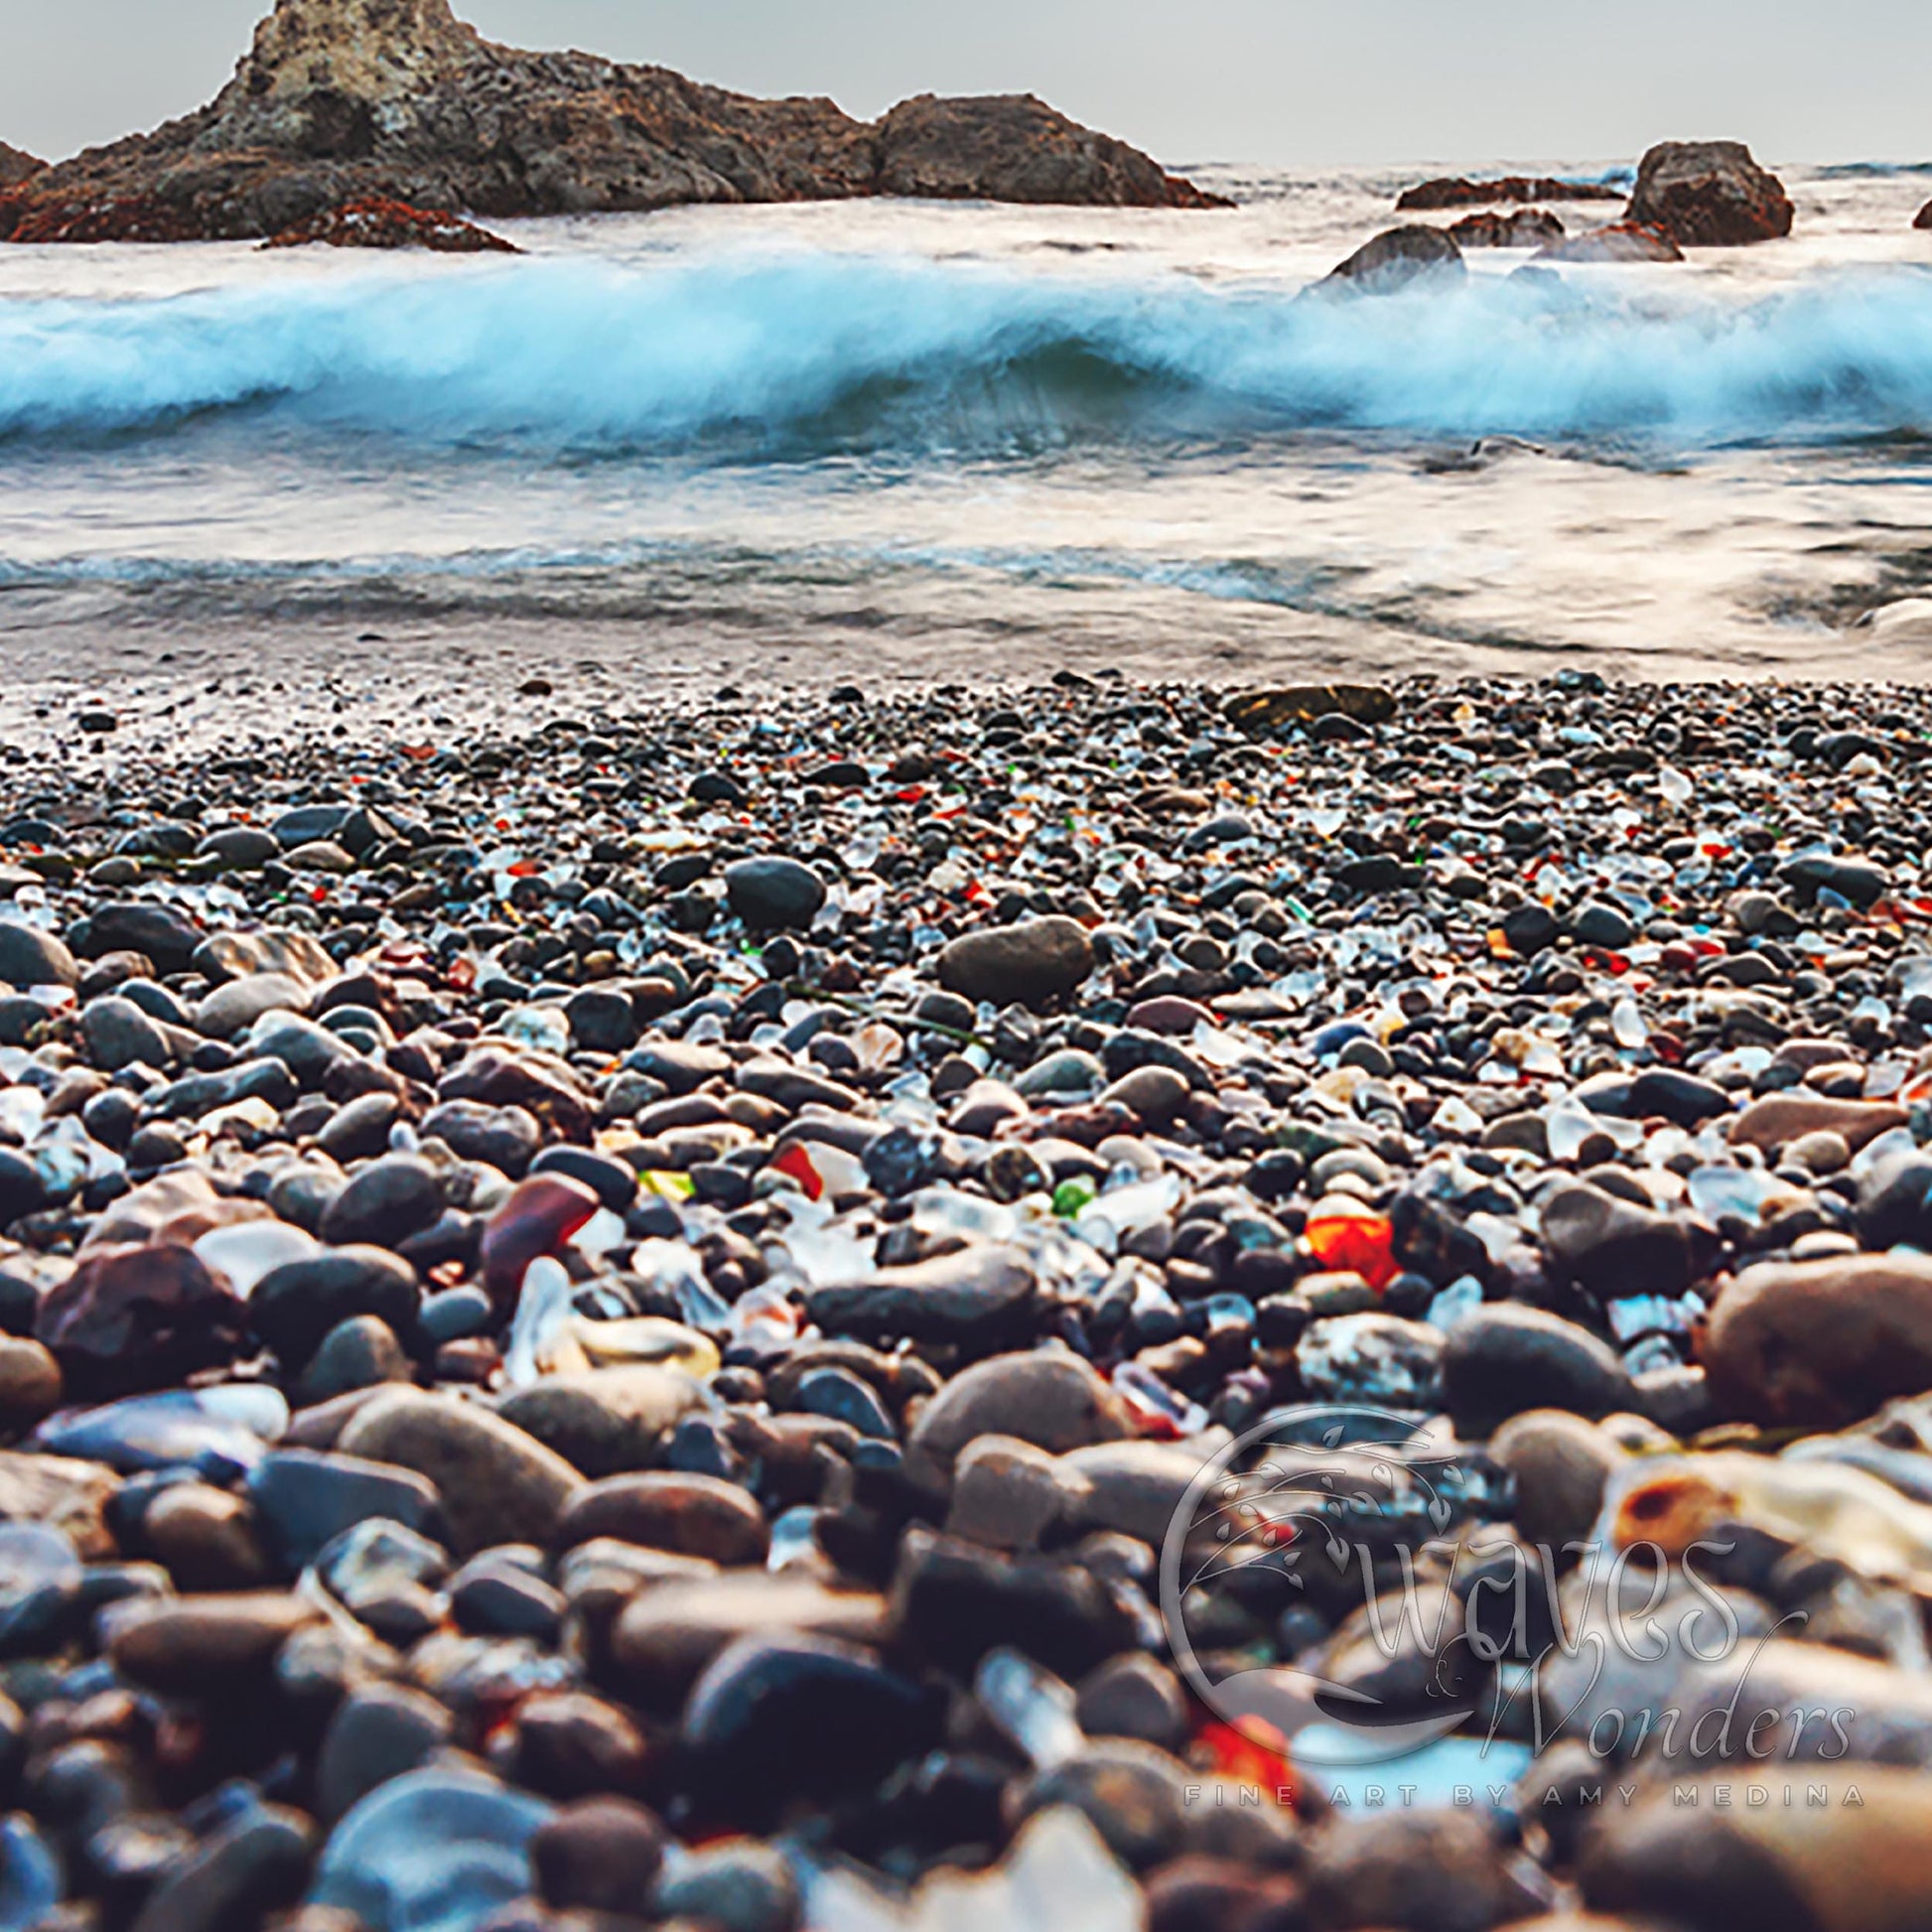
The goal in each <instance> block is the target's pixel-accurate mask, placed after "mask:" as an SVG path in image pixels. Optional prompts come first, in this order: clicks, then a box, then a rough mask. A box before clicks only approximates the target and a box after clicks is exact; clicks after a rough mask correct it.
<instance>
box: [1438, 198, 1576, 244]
mask: <svg viewBox="0 0 1932 1932" xmlns="http://www.w3.org/2000/svg"><path fill="white" fill-rule="evenodd" d="M1449 234H1450V236H1451V237H1452V239H1453V240H1454V242H1455V245H1456V246H1457V247H1458V248H1540V247H1542V246H1543V244H1544V243H1545V242H1550V241H1561V240H1562V239H1563V236H1564V225H1563V223H1562V222H1561V221H1560V220H1559V219H1558V218H1557V217H1556V216H1555V215H1554V214H1552V213H1551V212H1550V210H1549V209H1548V208H1542V207H1522V208H1515V209H1512V210H1511V212H1509V213H1508V214H1496V213H1492V212H1490V211H1488V210H1485V211H1484V212H1482V213H1481V214H1466V215H1464V216H1463V217H1462V219H1461V220H1460V221H1451V222H1450V223H1449Z"/></svg>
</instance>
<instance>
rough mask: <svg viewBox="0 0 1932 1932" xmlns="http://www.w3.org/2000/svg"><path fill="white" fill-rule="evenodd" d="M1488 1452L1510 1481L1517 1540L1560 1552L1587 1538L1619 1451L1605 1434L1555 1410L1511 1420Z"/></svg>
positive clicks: (1621, 1457) (1620, 1457)
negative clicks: (1512, 1480)
mask: <svg viewBox="0 0 1932 1932" xmlns="http://www.w3.org/2000/svg"><path fill="white" fill-rule="evenodd" d="M1489 1453H1490V1454H1491V1455H1492V1456H1493V1457H1494V1458H1495V1459H1496V1461H1498V1462H1499V1463H1501V1465H1502V1466H1503V1467H1504V1468H1505V1469H1507V1470H1508V1471H1509V1472H1510V1474H1511V1475H1512V1476H1514V1477H1515V1478H1516V1527H1517V1530H1518V1531H1519V1532H1520V1534H1521V1535H1522V1537H1523V1540H1524V1541H1525V1542H1527V1543H1531V1544H1538V1543H1541V1544H1547V1545H1548V1546H1549V1547H1550V1548H1551V1549H1552V1550H1561V1549H1562V1547H1563V1545H1564V1544H1565V1543H1567V1542H1570V1541H1572V1540H1582V1539H1587V1537H1588V1535H1589V1533H1590V1530H1591V1528H1592V1526H1593V1525H1594V1524H1595V1522H1596V1518H1597V1516H1598V1514H1599V1513H1600V1512H1601V1510H1602V1506H1603V1489H1604V1485H1605V1484H1606V1483H1607V1482H1608V1481H1609V1478H1610V1473H1611V1471H1612V1470H1614V1469H1615V1468H1616V1466H1617V1465H1618V1464H1619V1463H1620V1462H1622V1461H1623V1460H1624V1459H1625V1452H1624V1450H1623V1449H1622V1447H1621V1445H1620V1444H1618V1442H1617V1441H1616V1439H1615V1438H1614V1437H1613V1436H1611V1435H1610V1434H1609V1433H1608V1432H1607V1431H1606V1430H1601V1429H1598V1428H1597V1427H1596V1426H1595V1424H1594V1423H1588V1422H1586V1421H1585V1420H1584V1419H1583V1417H1581V1416H1575V1415H1570V1414H1568V1413H1566V1412H1565V1411H1563V1410H1561V1409H1531V1410H1525V1411H1524V1412H1523V1413H1521V1414H1519V1415H1516V1416H1512V1417H1511V1418H1510V1420H1509V1421H1508V1422H1506V1423H1504V1424H1503V1426H1502V1427H1501V1428H1500V1429H1499V1430H1497V1431H1496V1433H1495V1435H1494V1436H1492V1437H1491V1438H1490V1441H1489Z"/></svg>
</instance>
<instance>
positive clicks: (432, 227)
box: [262, 195, 523, 255]
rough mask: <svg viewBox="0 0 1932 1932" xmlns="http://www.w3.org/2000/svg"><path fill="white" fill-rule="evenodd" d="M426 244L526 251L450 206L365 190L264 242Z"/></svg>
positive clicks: (454, 250)
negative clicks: (419, 204)
mask: <svg viewBox="0 0 1932 1932" xmlns="http://www.w3.org/2000/svg"><path fill="white" fill-rule="evenodd" d="M317 243H322V244H324V245H326V246H328V247H331V248H426V249H428V250H429V251H430V252H431V253H432V254H438V255H486V254H498V255H520V254H521V253H522V252H523V251H522V249H520V248H519V247H517V245H516V244H515V243H514V242H513V241H505V240H504V239H503V237H502V236H501V235H495V234H491V233H490V232H489V230H488V229H487V228H480V227H478V226H477V224H476V223H475V222H474V221H466V220H465V219H464V218H463V217H462V215H460V214H452V213H451V212H450V210H449V209H448V208H442V207H438V208H423V207H410V206H409V205H408V204H407V203H406V202H393V201H390V200H388V199H387V198H386V197H384V196H381V195H364V196H363V197H362V198H361V199H360V200H359V201H353V202H346V203H345V204H344V205H343V206H342V207H336V208H331V209H329V210H328V212H326V213H323V214H312V215H310V216H309V218H308V219H307V220H306V221H298V222H297V223H296V224H295V225H294V227H292V228H284V229H283V230H282V232H281V233H280V234H278V235H271V236H270V237H269V239H268V240H266V241H264V242H263V243H262V246H263V247H264V248H307V247H311V246H314V245H315V244H317Z"/></svg>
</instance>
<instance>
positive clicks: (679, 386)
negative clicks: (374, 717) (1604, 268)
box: [0, 255, 1932, 456]
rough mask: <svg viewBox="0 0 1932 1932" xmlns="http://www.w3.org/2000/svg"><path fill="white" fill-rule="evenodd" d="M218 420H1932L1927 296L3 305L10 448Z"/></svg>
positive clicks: (1327, 423) (682, 298) (1288, 424)
mask: <svg viewBox="0 0 1932 1932" xmlns="http://www.w3.org/2000/svg"><path fill="white" fill-rule="evenodd" d="M210 414H217V415H228V416H237V415H239V416H246V417H251V418H265V419H266V422H265V423H264V425H263V428H264V432H265V433H272V432H273V430H274V429H275V427H277V426H301V427H304V428H308V429H318V428H319V429H325V430H345V431H353V432H356V433H375V434H379V435H385V436H394V437H398V438H401V439H406V440H410V441H416V442H422V443H425V444H429V445H440V446H445V447H448V446H462V445H464V444H466V443H471V442H479V443H481V442H487V443H491V444H500V443H502V442H503V441H504V440H505V439H508V440H510V441H513V442H517V443H522V444H527V445H528V446H530V447H531V448H533V449H535V450H539V451H546V452H554V451H591V452H603V451H621V450H644V451H652V450H662V449H686V450H689V449H693V448H696V449H698V450H700V451H702V450H703V448H704V447H705V445H706V444H707V443H708V442H709V441H711V440H713V439H716V440H717V441H718V442H719V445H720V450H721V453H729V454H732V455H734V456H738V455H742V454H743V453H744V449H745V439H746V438H748V437H749V438H751V439H753V440H754V442H757V443H763V444H768V445H772V446H783V447H784V449H785V451H786V453H788V454H805V455H810V454H817V453H819V452H821V451H826V450H834V449H842V448H849V447H852V446H854V445H855V444H857V445H863V446H865V447H868V448H875V449H876V448H880V447H889V448H901V447H902V448H904V449H906V450H908V451H910V452H913V453H917V452H920V451H923V450H929V449H934V448H943V449H956V448H959V447H971V448H991V449H997V448H1001V447H1004V446H1007V445H1010V444H1011V443H1013V442H1014V441H1015V440H1022V441H1024V440H1027V439H1033V438H1038V437H1046V438H1052V439H1059V438H1065V437H1069V436H1072V437H1078V436H1087V435H1097V436H1104V437H1107V438H1110V439H1126V440H1129V441H1132V440H1135V439H1139V438H1143V437H1147V438H1154V439H1162V438H1172V437H1173V436H1176V435H1179V436H1189V437H1194V436H1202V435H1207V436H1214V437H1228V436H1235V437H1266V436H1269V435H1271V434H1276V433H1279V432H1283V431H1292V430H1297V429H1306V428H1321V429H1344V430H1377V431H1398V432H1406V433H1412V434H1415V435H1418V436H1426V437H1445V436H1455V437H1479V436H1483V435H1488V434H1499V433H1512V434H1517V435H1524V436H1543V437H1563V436H1569V437H1603V436H1610V437H1616V436H1637V437H1649V438H1653V439H1660V440H1663V441H1665V442H1671V443H1675V442H1685V443H1702V444H1708V443H1712V442H1724V441H1749V442H1778V441H1783V440H1798V441H1803V440H1812V439H1816V438H1818V437H1820V436H1824V435H1837V434H1871V433H1881V432H1891V431H1897V430H1901V429H1904V430H1919V429H1925V428H1928V427H1932V274H1928V273H1927V272H1925V271H1924V270H1922V269H1918V268H1914V267H1892V268H1856V269H1840V270H1835V271H1832V272H1828V273H1825V274H1821V275H1818V276H1815V277H1812V278H1809V279H1806V280H1804V281H1802V282H1799V283H1797V284H1796V285H1794V286H1792V287H1790V288H1789V289H1786V290H1783V291H1780V292H1778V293H1775V294H1772V295H1769V296H1759V297H1755V298H1752V299H1744V300H1736V299H1725V295H1724V294H1723V293H1721V292H1718V293H1714V292H1713V291H1712V290H1711V288H1710V286H1709V285H1708V284H1700V285H1698V286H1697V287H1695V288H1694V289H1691V290H1688V291H1684V292H1672V291H1670V290H1668V289H1659V288H1658V287H1657V286H1656V285H1655V284H1654V283H1644V284H1643V285H1642V286H1641V287H1640V288H1639V289H1637V290H1636V291H1635V292H1633V291H1632V289H1631V287H1630V285H1629V284H1627V283H1623V284H1619V283H1618V282H1617V281H1616V280H1615V278H1614V277H1612V276H1608V275H1599V276H1597V277H1595V278H1591V277H1588V276H1580V277H1573V278H1572V279H1570V280H1568V281H1559V280H1555V279H1546V278H1542V277H1522V276H1514V277H1511V276H1503V275H1498V274H1481V275H1477V276H1472V277H1471V278H1470V279H1469V280H1468V281H1467V282H1466V283H1465V284H1463V285H1461V286H1443V285H1428V286H1419V287H1416V288H1413V289H1411V290H1409V291H1407V292H1405V293H1403V294H1401V295H1397V296H1394V297H1385V298H1378V299H1375V300H1367V301H1365V300H1356V299H1347V298H1342V299H1335V298H1330V297H1327V296H1325V295H1307V294H1304V293H1303V292H1301V291H1299V290H1287V289H1283V288H1280V287H1272V288H1263V287H1255V286H1252V285H1248V286H1241V285H1237V286H1231V287H1230V286H1214V285H1208V284H1206V283H1203V282H1201V281H1197V280H1195V279H1192V278H1190V277H1187V276H1183V275H1176V274H1140V275H1134V274H1123V273H1120V272H1108V273H1091V274H1081V273H1076V272H1056V273H1035V274H1021V273H1017V272H1015V271H1014V270H1013V269H1012V268H1011V267H1007V266H999V267H984V266H976V265H973V264H962V263H947V262H937V261H930V260H916V259H910V258H896V257H891V256H844V257H790V258H787V257H765V256H759V255H752V256H748V257H739V258H732V257H726V258H722V259H721V258H717V257H713V258H710V259H703V260H699V261H696V262H690V263H673V264H671V265H667V266H660V267H641V268H639V267H630V266H615V265H611V264H599V263H595V262H589V261H584V260H581V259H578V260H572V259H555V258H553V259H533V260H528V261H523V262H515V263H509V264H505V265H502V266H500V267H495V266H492V267H487V268H483V269H479V270H476V271H473V272H470V273H464V274H458V275H454V276H440V277H434V278H416V277H411V276H407V275H398V274H396V273H392V272H376V273H367V272H363V273H358V274H355V275H353V276H352V277H349V278H346V279H331V280H327V281H307V282H302V283H297V284H292V285H284V286H279V287H224V288H215V289H209V290H206V291H203V292H199V293H194V294H189V295H183V296H179V297H174V298H171V299H166V300H134V301H82V300H74V299H63V300H15V301H10V302H4V303H0V434H4V435H7V436H10V437H14V438H26V439H32V440H37V441H52V442H55V443H64V442H82V443H84V442H87V441H90V440H99V439H102V438H126V437H128V436H130V435H132V436H137V437H138V436H145V435H151V434H155V433H160V432H165V431H167V430H169V429H171V428H173V427H175V426H178V425H180V424H181V423H182V422H184V421H185V420H192V419H197V418H204V417H207V416H208V415H210Z"/></svg>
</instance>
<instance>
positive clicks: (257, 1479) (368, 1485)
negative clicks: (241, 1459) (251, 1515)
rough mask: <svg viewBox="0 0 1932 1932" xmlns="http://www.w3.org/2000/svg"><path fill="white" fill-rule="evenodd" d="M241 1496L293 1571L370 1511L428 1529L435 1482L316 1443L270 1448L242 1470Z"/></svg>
mask: <svg viewBox="0 0 1932 1932" xmlns="http://www.w3.org/2000/svg"><path fill="white" fill-rule="evenodd" d="M247 1493H248V1500H249V1501H250V1502H251V1503H252V1504H253V1505H254V1508H255V1513H256V1515H257V1516H258V1517H259V1518H260V1519H261V1523H262V1527H263V1529H264V1531H265V1533H266V1535H267V1537H268V1539H269V1541H270V1543H271V1544H272V1545H273V1547H274V1549H275V1550H276V1552H277V1553H278V1554H279V1556H280V1557H281V1559H282V1561H283V1562H284V1563H285V1564H287V1566H288V1567H289V1569H291V1570H294V1571H300V1570H302V1569H304V1568H306V1567H307V1566H308V1565H309V1564H311V1563H313V1562H314V1561H315V1560H316V1558H317V1557H318V1556H319V1555H321V1553H322V1551H323V1549H324V1548H325V1547H326V1546H327V1545H329V1544H330V1543H333V1542H334V1541H335V1539H336V1538H337V1537H339V1536H340V1535H342V1533H343V1532H344V1531H345V1530H347V1529H352V1528H353V1527H354V1526H355V1525H356V1524H357V1523H360V1522H365V1521H367V1520H368V1519H370V1518H372V1517H381V1518H383V1519H384V1520H385V1521H387V1522H392V1523H400V1524H401V1525H402V1526H403V1527H404V1528H405V1529H410V1530H424V1531H427V1530H430V1529H431V1528H433V1527H434V1525H435V1523H436V1521H437V1517H438V1512H439V1510H440V1509H441V1506H442V1505H441V1498H440V1497H439V1496H438V1494H437V1491H436V1485H435V1484H434V1483H433V1482H431V1481H429V1480H428V1478H427V1477H424V1476H420V1475H418V1474H416V1473H415V1472H414V1471H413V1470H410V1469H403V1468H398V1467H396V1466H395V1465H393V1464H391V1463H386V1462H374V1461H368V1460H365V1459H364V1458H362V1457H359V1456H353V1455H338V1454H332V1453H328V1452H325V1451H321V1450H317V1449H273V1450H271V1451H270V1452H269V1453H268V1454H267V1455H265V1456H263V1457H262V1459H261V1460H260V1462H258V1463H257V1464H256V1465H255V1467H254V1468H253V1469H251V1470H250V1471H249V1473H248V1479H247Z"/></svg>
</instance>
